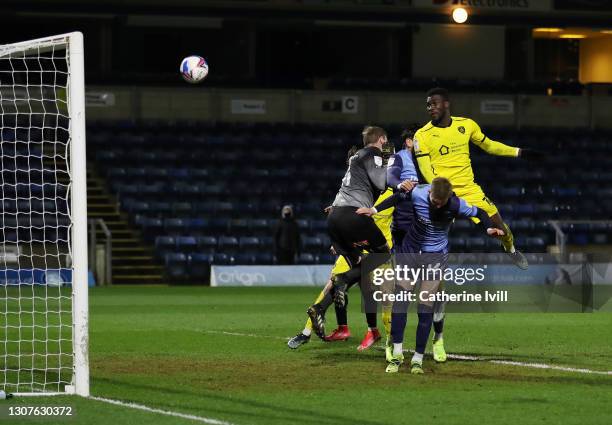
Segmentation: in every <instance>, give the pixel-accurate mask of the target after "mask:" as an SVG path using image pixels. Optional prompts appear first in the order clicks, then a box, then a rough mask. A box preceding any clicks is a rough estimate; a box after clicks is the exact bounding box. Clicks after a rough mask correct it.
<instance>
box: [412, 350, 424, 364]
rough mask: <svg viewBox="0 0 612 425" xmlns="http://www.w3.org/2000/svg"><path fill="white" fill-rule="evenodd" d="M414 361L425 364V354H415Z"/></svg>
mask: <svg viewBox="0 0 612 425" xmlns="http://www.w3.org/2000/svg"><path fill="white" fill-rule="evenodd" d="M412 361H413V362H419V363H423V354H421V353H417V352H415V353H414V356H412Z"/></svg>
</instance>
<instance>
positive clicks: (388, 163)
mask: <svg viewBox="0 0 612 425" xmlns="http://www.w3.org/2000/svg"><path fill="white" fill-rule="evenodd" d="M394 162H395V157H394V156H392V157H391V158H389V161H387V167H390V166H392V165H393V163H394Z"/></svg>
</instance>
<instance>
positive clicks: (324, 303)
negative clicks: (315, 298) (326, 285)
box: [315, 291, 334, 312]
mask: <svg viewBox="0 0 612 425" xmlns="http://www.w3.org/2000/svg"><path fill="white" fill-rule="evenodd" d="M333 303H334V298H333V297H332V294H331V291H330V292H328V293H327V294H325V296H324V297H323V299H322V300H321V301H319V302H318V303H315V304H319V307H320V308H321V311H323V312H325V311H327V309H328V308H329V306H330V305H332V304H333Z"/></svg>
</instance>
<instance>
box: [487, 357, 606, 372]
mask: <svg viewBox="0 0 612 425" xmlns="http://www.w3.org/2000/svg"><path fill="white" fill-rule="evenodd" d="M488 361H489V362H490V363H495V364H504V365H510V366H522V367H531V368H534V369H553V370H561V371H563V372H578V373H589V374H595V375H609V376H612V370H608V371H605V370H591V369H576V368H573V367H566V366H555V365H549V364H545V363H522V362H514V361H510V360H488Z"/></svg>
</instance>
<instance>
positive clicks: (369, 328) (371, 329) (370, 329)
mask: <svg viewBox="0 0 612 425" xmlns="http://www.w3.org/2000/svg"><path fill="white" fill-rule="evenodd" d="M374 329H376V328H371V327H369V326H368V330H369V331H373V330H374Z"/></svg>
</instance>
